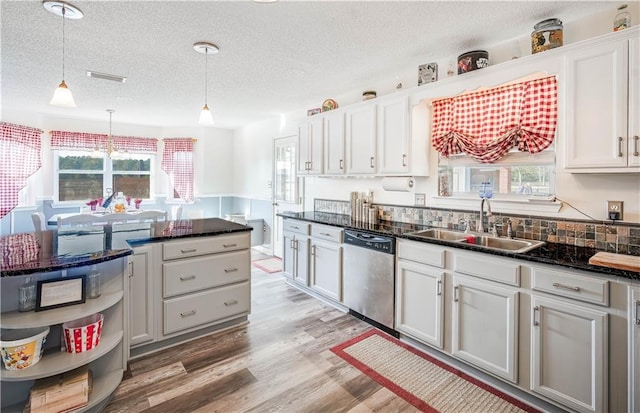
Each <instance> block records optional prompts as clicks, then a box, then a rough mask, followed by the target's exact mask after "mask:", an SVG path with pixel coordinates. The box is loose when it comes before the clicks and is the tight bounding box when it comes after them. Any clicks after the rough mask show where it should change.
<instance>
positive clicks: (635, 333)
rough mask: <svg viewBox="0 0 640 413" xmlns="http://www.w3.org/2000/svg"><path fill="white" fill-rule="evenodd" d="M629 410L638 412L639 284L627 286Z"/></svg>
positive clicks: (639, 391)
mask: <svg viewBox="0 0 640 413" xmlns="http://www.w3.org/2000/svg"><path fill="white" fill-rule="evenodd" d="M628 345H629V347H628V348H629V351H628V354H629V386H628V387H629V411H630V412H640V286H636V287H631V286H630V287H629V344H628Z"/></svg>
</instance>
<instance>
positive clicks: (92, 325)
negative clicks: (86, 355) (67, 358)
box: [62, 313, 104, 353]
mask: <svg viewBox="0 0 640 413" xmlns="http://www.w3.org/2000/svg"><path fill="white" fill-rule="evenodd" d="M103 320H104V316H103V315H102V314H100V313H97V314H93V315H90V316H87V317H84V318H80V319H78V320H73V321H68V322H66V323H64V324H62V329H63V330H64V340H65V344H66V346H67V353H82V352H84V351H89V350H91V349H93V348H95V347H97V346H98V344H100V335H101V334H102V322H103Z"/></svg>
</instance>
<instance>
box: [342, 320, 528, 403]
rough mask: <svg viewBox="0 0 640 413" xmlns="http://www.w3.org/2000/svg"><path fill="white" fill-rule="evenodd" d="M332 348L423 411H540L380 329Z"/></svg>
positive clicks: (348, 361)
mask: <svg viewBox="0 0 640 413" xmlns="http://www.w3.org/2000/svg"><path fill="white" fill-rule="evenodd" d="M331 351H332V352H334V353H335V354H336V355H338V356H339V357H341V358H342V359H344V360H345V361H346V362H347V363H349V364H351V365H353V366H354V367H356V368H357V369H359V370H360V371H362V372H363V373H364V374H366V375H367V376H369V377H371V378H372V379H373V380H375V381H376V382H378V383H379V384H381V385H383V386H384V387H386V388H388V389H389V390H391V391H392V392H394V393H395V394H396V395H398V396H399V397H401V398H403V399H404V400H406V401H407V402H409V403H410V404H412V405H413V406H415V407H416V408H418V409H419V410H420V411H423V412H430V413H438V412H439V413H460V412H482V413H489V412H496V413H506V412H509V413H511V412H539V410H536V409H534V408H532V407H531V406H528V405H526V404H525V403H523V402H521V401H519V400H517V399H515V398H513V397H511V396H509V395H507V394H505V393H503V392H501V391H500V390H497V389H495V388H493V387H491V386H489V385H488V384H486V383H483V382H481V381H479V380H477V379H475V378H473V377H471V376H469V375H467V374H465V373H463V372H461V371H459V370H457V369H455V368H453V367H451V366H449V365H447V364H445V363H443V362H441V361H440V360H437V359H435V358H433V357H431V356H429V355H428V354H424V353H422V352H421V351H419V350H417V349H415V348H413V347H411V346H409V345H407V344H405V343H402V342H400V341H399V340H397V339H395V338H393V337H391V336H388V335H386V334H384V333H382V332H381V331H379V330H375V329H372V330H369V331H367V332H366V333H364V334H361V335H359V336H358V337H355V338H353V339H351V340H348V341H346V342H344V343H342V344H339V345H337V346H335V347H333V348H331Z"/></svg>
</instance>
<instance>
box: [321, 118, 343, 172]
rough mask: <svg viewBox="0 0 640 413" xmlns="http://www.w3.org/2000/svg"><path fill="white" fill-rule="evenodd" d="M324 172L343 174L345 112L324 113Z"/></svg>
mask: <svg viewBox="0 0 640 413" xmlns="http://www.w3.org/2000/svg"><path fill="white" fill-rule="evenodd" d="M324 173H325V174H326V175H343V174H344V173H345V164H344V113H343V112H342V111H337V110H334V111H331V112H327V114H326V115H324Z"/></svg>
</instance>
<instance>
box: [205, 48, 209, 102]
mask: <svg viewBox="0 0 640 413" xmlns="http://www.w3.org/2000/svg"><path fill="white" fill-rule="evenodd" d="M208 54H209V48H208V47H205V48H204V105H205V106H207V107H208V103H209V102H208V101H207V95H208V93H207V92H208V91H209V86H208V83H207V80H208V79H209V71H208V70H207V69H208V67H209V65H208V62H207V57H208Z"/></svg>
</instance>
